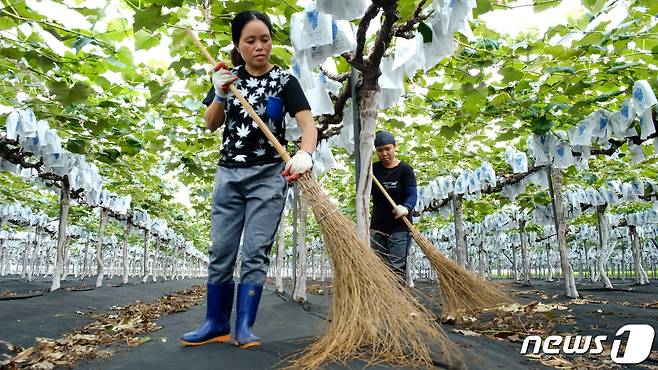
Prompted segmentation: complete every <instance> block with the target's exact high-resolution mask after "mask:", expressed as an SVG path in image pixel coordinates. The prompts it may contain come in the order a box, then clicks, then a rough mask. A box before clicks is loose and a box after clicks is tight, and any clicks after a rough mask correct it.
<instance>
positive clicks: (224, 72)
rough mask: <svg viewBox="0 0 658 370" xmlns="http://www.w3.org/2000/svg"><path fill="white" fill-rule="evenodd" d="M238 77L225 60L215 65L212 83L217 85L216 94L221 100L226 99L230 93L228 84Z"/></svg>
mask: <svg viewBox="0 0 658 370" xmlns="http://www.w3.org/2000/svg"><path fill="white" fill-rule="evenodd" d="M237 79H238V78H237V77H236V76H234V75H233V74H232V73H231V71H230V70H229V69H228V66H227V65H226V64H224V62H219V63H217V65H216V66H215V72H214V73H213V74H212V84H213V86H214V87H215V96H216V97H219V99H220V100H226V96H227V95H228V85H230V84H232V83H233V81H235V80H237Z"/></svg>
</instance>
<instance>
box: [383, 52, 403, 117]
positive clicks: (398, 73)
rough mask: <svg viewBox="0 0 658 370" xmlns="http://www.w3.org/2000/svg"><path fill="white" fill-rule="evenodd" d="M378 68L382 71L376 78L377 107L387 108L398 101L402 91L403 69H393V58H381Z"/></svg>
mask: <svg viewBox="0 0 658 370" xmlns="http://www.w3.org/2000/svg"><path fill="white" fill-rule="evenodd" d="M379 68H380V70H381V72H382V74H381V76H379V79H378V80H377V82H378V84H379V87H380V92H379V103H378V104H379V108H381V109H384V108H388V107H390V106H392V105H394V104H395V103H397V102H398V100H399V99H400V97H401V96H402V93H403V92H404V71H403V70H402V68H398V69H395V70H393V58H391V57H385V58H382V60H381V64H380V65H379Z"/></svg>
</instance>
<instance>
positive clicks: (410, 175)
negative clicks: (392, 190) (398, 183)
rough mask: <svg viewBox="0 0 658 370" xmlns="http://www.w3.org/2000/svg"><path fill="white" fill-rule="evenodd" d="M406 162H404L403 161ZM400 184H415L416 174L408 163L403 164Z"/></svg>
mask: <svg viewBox="0 0 658 370" xmlns="http://www.w3.org/2000/svg"><path fill="white" fill-rule="evenodd" d="M405 164H406V163H405ZM402 186H416V174H415V173H414V169H413V168H411V166H410V165H408V164H406V166H404V174H403V175H402Z"/></svg>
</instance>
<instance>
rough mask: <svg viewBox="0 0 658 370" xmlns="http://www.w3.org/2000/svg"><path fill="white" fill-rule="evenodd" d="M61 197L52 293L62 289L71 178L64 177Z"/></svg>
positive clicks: (61, 184)
mask: <svg viewBox="0 0 658 370" xmlns="http://www.w3.org/2000/svg"><path fill="white" fill-rule="evenodd" d="M60 186H61V188H60V195H59V226H58V234H57V254H56V258H55V269H54V271H53V282H52V285H51V286H50V291H51V292H52V291H55V290H57V289H59V287H60V280H61V278H62V272H63V271H64V246H65V245H66V223H67V221H68V217H69V178H68V176H64V177H62V181H61V183H60Z"/></svg>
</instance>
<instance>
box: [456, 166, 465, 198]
mask: <svg viewBox="0 0 658 370" xmlns="http://www.w3.org/2000/svg"><path fill="white" fill-rule="evenodd" d="M467 175H468V174H466V171H464V172H462V173H461V174H460V175H459V176H457V179H456V180H455V190H454V192H455V194H464V193H465V192H466V189H467V187H468V182H467V177H466V176H467Z"/></svg>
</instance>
